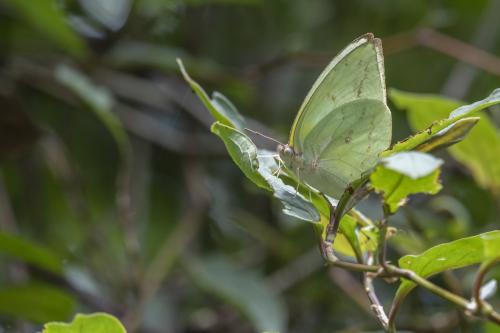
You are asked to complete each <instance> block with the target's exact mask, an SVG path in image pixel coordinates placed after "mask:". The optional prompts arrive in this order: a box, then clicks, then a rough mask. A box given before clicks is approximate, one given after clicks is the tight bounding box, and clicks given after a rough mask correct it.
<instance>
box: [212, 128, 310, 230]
mask: <svg viewBox="0 0 500 333" xmlns="http://www.w3.org/2000/svg"><path fill="white" fill-rule="evenodd" d="M212 133H214V134H216V135H217V136H219V137H220V138H221V139H222V141H224V144H225V145H226V149H227V151H228V153H229V155H230V156H231V158H232V160H233V162H234V163H236V165H237V166H238V167H239V168H240V170H241V171H242V172H243V173H244V174H245V176H247V178H248V179H250V180H251V181H252V182H253V183H254V184H255V185H257V186H259V187H261V188H264V189H266V190H268V191H271V192H273V194H274V196H275V197H276V198H278V199H279V200H280V201H281V203H282V204H283V206H284V208H283V212H284V213H285V214H287V215H290V216H294V217H297V218H300V219H302V220H306V221H311V222H317V221H319V219H320V217H319V213H318V212H317V210H316V208H315V207H314V206H313V204H311V203H310V202H309V201H307V200H306V199H305V198H304V196H303V195H302V194H300V193H297V192H296V189H295V188H294V187H292V186H290V185H287V184H285V183H284V182H283V180H282V179H280V178H279V177H277V176H276V175H275V173H276V169H277V168H278V165H277V163H276V161H275V159H274V157H272V156H270V155H269V153H268V152H263V153H262V155H265V156H259V152H258V150H257V147H256V146H255V144H254V143H253V142H252V140H250V138H249V137H248V136H247V135H245V134H244V133H242V132H240V131H238V130H237V129H235V128H233V127H230V126H226V125H223V124H221V123H219V122H215V123H214V124H213V125H212Z"/></svg>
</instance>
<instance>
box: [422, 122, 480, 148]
mask: <svg viewBox="0 0 500 333" xmlns="http://www.w3.org/2000/svg"><path fill="white" fill-rule="evenodd" d="M480 119H481V118H480V117H469V118H463V119H460V120H458V121H456V122H454V123H453V124H451V125H450V126H448V127H446V128H445V129H442V130H441V131H439V132H437V133H436V134H435V135H433V136H431V137H429V138H428V139H427V140H426V141H425V142H422V143H420V144H419V145H418V146H416V147H415V150H417V151H421V152H429V151H432V150H437V149H440V148H446V147H449V146H453V145H455V144H457V143H459V142H461V141H463V140H464V139H465V137H466V136H467V135H468V134H469V132H470V131H471V130H472V128H473V127H474V126H476V124H477V123H478V121H479V120H480ZM468 141H471V140H470V139H469V140H468ZM453 149H456V148H455V147H452V150H453ZM452 155H453V154H452Z"/></svg>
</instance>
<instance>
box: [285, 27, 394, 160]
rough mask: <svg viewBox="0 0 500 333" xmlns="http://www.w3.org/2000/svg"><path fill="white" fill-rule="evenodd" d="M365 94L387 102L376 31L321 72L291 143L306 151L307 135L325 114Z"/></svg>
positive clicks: (365, 96)
mask: <svg viewBox="0 0 500 333" xmlns="http://www.w3.org/2000/svg"><path fill="white" fill-rule="evenodd" d="M363 98H370V99H376V100H379V101H381V102H383V103H386V91H385V77H384V63H383V56H382V44H381V42H380V39H378V38H374V37H373V35H372V34H365V35H363V36H361V37H359V38H358V39H356V40H354V41H353V42H352V43H351V44H349V45H348V46H347V47H346V48H345V49H344V50H342V51H341V52H340V53H339V54H338V55H337V56H336V57H335V58H334V59H333V60H332V61H331V62H330V64H329V65H328V66H327V67H326V68H325V70H324V71H323V72H322V73H321V75H320V76H319V78H318V79H317V80H316V82H315V83H314V85H313V87H312V88H311V90H310V91H309V93H308V94H307V96H306V98H305V100H304V102H303V103H302V106H301V108H300V110H299V113H298V114H297V117H296V118H295V121H294V123H293V126H292V130H291V133H290V141H289V144H290V145H291V146H292V147H294V149H295V151H296V152H299V153H300V152H302V151H303V144H304V140H305V138H306V137H307V135H308V134H309V133H310V132H311V131H312V130H313V129H314V128H315V127H316V125H317V124H319V123H320V122H321V121H322V119H323V118H324V117H326V116H327V115H328V114H330V113H331V112H334V110H335V109H336V108H338V107H340V106H341V105H343V104H346V103H348V102H351V101H353V100H357V99H363ZM389 126H390V123H389Z"/></svg>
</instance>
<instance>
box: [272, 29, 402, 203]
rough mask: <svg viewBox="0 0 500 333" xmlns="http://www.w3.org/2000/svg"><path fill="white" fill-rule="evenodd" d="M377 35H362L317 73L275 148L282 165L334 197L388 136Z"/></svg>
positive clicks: (368, 164)
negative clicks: (287, 131)
mask: <svg viewBox="0 0 500 333" xmlns="http://www.w3.org/2000/svg"><path fill="white" fill-rule="evenodd" d="M381 52H382V50H381V44H380V40H378V39H376V38H374V37H373V35H371V34H366V35H364V36H361V37H360V38H358V39H357V40H355V41H353V42H352V43H351V44H350V45H349V46H348V47H347V48H346V49H344V50H343V51H342V52H341V53H340V54H339V55H338V56H337V57H335V58H334V59H333V60H332V62H331V63H330V64H329V65H328V66H327V68H326V69H325V70H324V71H323V73H322V74H321V75H320V77H319V78H318V80H317V81H316V82H315V84H314V85H313V87H312V89H311V91H310V92H309V94H308V95H307V97H306V99H305V100H304V102H303V104H302V107H301V108H300V110H299V113H298V115H297V117H296V119H295V121H294V125H293V127H292V130H291V134H290V140H289V143H288V144H287V145H280V146H279V147H278V153H279V155H280V157H281V159H282V160H283V162H284V164H285V165H286V166H287V168H288V169H289V170H291V171H293V172H294V173H295V175H296V176H297V178H298V179H299V180H304V181H305V182H306V183H308V184H309V185H311V186H312V187H314V188H316V189H318V190H319V191H320V192H322V193H324V194H327V195H330V196H332V197H334V198H339V197H340V195H341V194H342V192H343V191H344V190H345V189H346V188H347V187H348V186H349V184H350V183H351V182H353V181H355V180H357V179H359V178H360V177H362V176H363V174H364V173H366V172H367V171H368V170H370V169H371V168H372V167H373V166H374V165H375V164H376V163H377V161H378V154H379V153H380V152H381V151H383V150H385V149H387V148H388V146H389V144H390V140H391V131H392V125H391V115H390V111H389V109H388V107H387V105H386V93H385V78H384V72H383V60H382V53H381Z"/></svg>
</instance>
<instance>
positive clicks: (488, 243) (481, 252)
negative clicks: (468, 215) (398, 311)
mask: <svg viewBox="0 0 500 333" xmlns="http://www.w3.org/2000/svg"><path fill="white" fill-rule="evenodd" d="M499 253H500V231H499V230H495V231H490V232H487V233H484V234H480V235H476V236H472V237H467V238H462V239H459V240H456V241H453V242H449V243H443V244H440V245H437V246H434V247H431V248H430V249H428V250H426V251H424V252H423V253H421V254H419V255H406V256H404V257H402V258H400V259H399V266H400V267H401V268H406V269H410V270H412V271H414V272H415V273H417V274H418V275H420V276H422V277H424V278H427V277H429V276H432V275H435V274H438V273H441V272H443V271H446V270H450V269H457V268H462V267H466V266H470V265H474V264H479V263H482V262H485V261H488V260H491V258H492V256H498V255H499ZM415 286H416V285H415V284H414V283H413V282H410V281H408V280H403V281H402V282H401V285H400V286H399V288H398V291H397V297H398V298H402V297H404V296H406V295H407V294H408V293H409V292H410V291H411V290H412V289H413V288H414V287H415Z"/></svg>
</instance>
